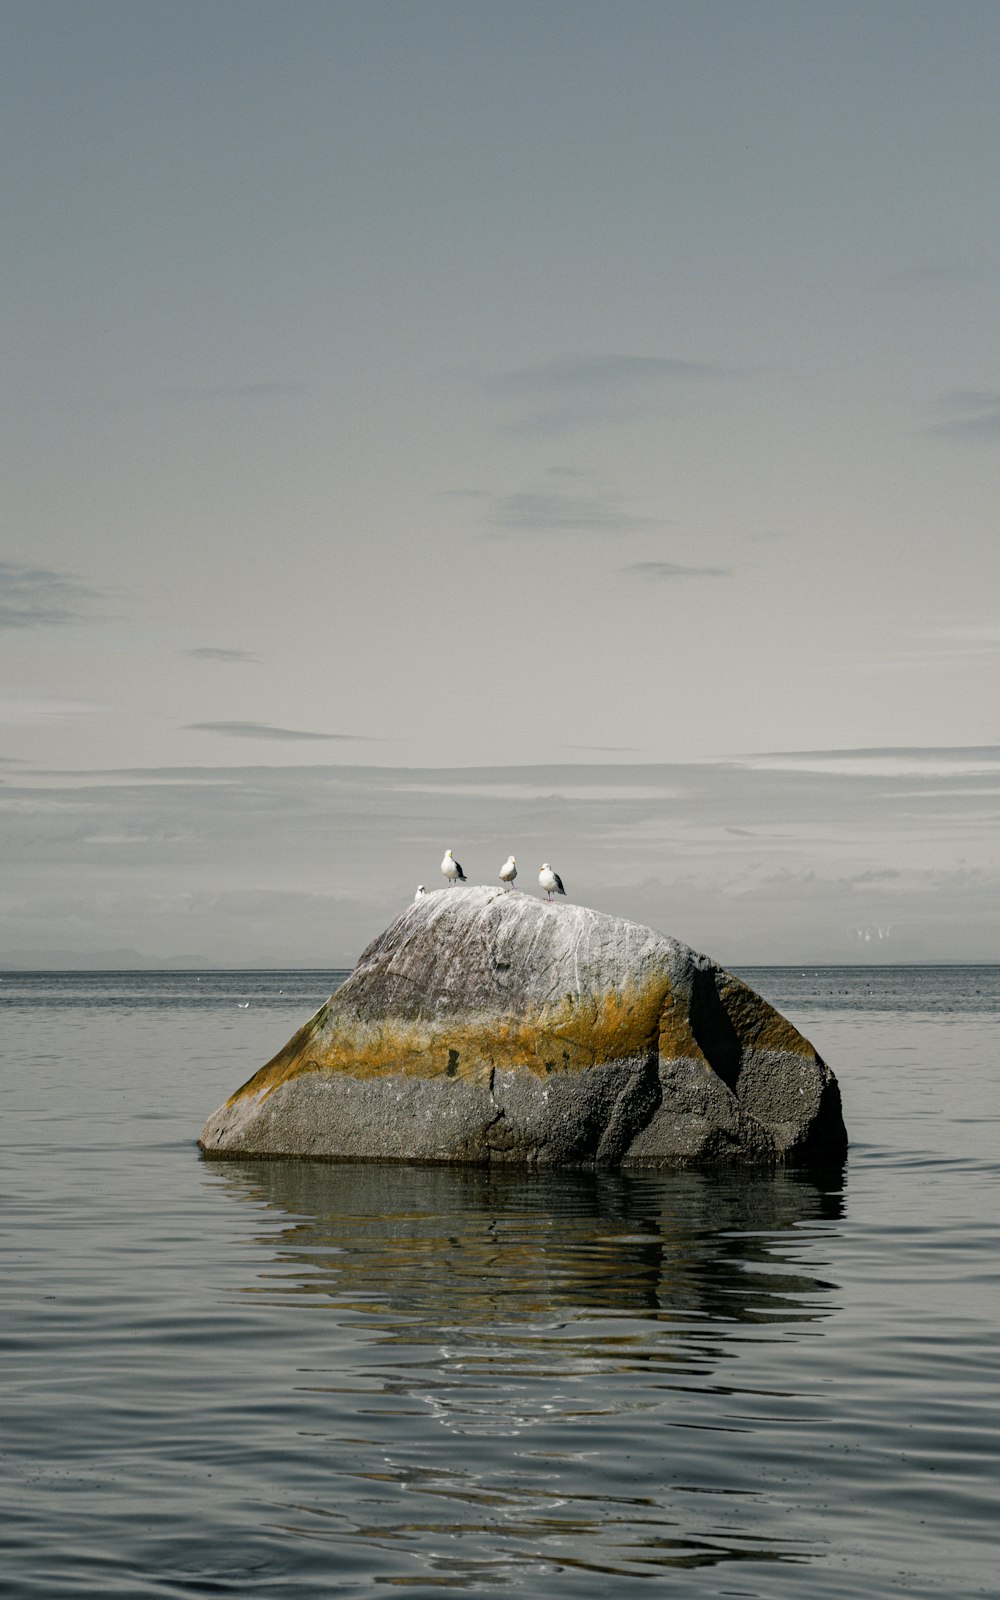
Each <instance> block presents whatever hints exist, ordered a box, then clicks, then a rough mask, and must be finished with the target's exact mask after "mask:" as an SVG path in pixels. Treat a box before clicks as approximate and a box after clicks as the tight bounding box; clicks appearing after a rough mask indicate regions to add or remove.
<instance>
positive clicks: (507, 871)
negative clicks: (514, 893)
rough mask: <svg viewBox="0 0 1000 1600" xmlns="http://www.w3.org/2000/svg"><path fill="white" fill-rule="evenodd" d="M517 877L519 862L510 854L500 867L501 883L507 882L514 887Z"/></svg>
mask: <svg viewBox="0 0 1000 1600" xmlns="http://www.w3.org/2000/svg"><path fill="white" fill-rule="evenodd" d="M516 877H517V862H516V860H515V859H514V857H513V856H508V857H507V859H506V861H505V862H504V864H503V866H502V867H501V868H500V882H501V883H506V884H508V885H509V886H510V887H511V888H513V886H514V879H515V878H516Z"/></svg>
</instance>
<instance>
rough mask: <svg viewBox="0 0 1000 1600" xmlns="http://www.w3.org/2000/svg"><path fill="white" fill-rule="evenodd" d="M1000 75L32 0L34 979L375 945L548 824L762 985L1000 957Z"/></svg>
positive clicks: (751, 22) (18, 615) (28, 449)
mask: <svg viewBox="0 0 1000 1600" xmlns="http://www.w3.org/2000/svg"><path fill="white" fill-rule="evenodd" d="M998 55H1000V8H998V7H997V6H996V5H995V4H994V3H993V0H989V3H983V4H979V3H962V0H958V3H949V4H947V5H946V4H944V3H939V4H923V3H920V0H882V3H880V4H876V5H872V4H870V3H859V4H854V3H837V0H830V3H828V4H824V5H822V6H804V5H801V4H800V3H798V0H794V3H792V0H789V3H787V4H786V3H773V0H758V3H755V4H753V5H748V4H745V3H743V0H724V3H723V0H719V3H713V0H699V3H697V4H695V3H685V4H674V3H671V0H655V3H648V4H647V3H644V0H633V3H629V4H626V5H624V6H620V7H611V6H609V5H606V4H603V3H602V4H591V3H589V0H565V3H552V0H531V3H530V4H529V3H525V4H521V3H508V0H497V3H496V4H494V5H490V6H485V5H474V4H469V3H467V0H461V3H457V0H456V3H438V0H398V3H393V0H389V3H379V0H364V3H362V0H356V3H351V4H338V3H336V0H297V3H296V5H294V6H290V7H289V6H280V5H278V4H276V3H267V4H263V3H259V0H213V3H212V4H211V5H208V6H206V5H204V4H203V3H202V0H193V3H188V0H157V3H155V4H154V3H148V0H87V3H83V4H81V3H79V0H70V3H61V0H48V3H46V4H45V5H43V6H40V5H38V4H37V0H27V3H19V0H8V3H7V4H6V5H5V7H4V8H3V11H2V13H0V89H2V97H0V104H2V106H3V112H2V115H3V119H4V128H3V150H4V157H3V170H4V174H5V179H6V184H5V188H6V194H5V203H4V211H5V236H6V240H7V248H6V256H5V265H4V277H5V289H4V298H3V305H4V317H5V323H6V327H5V359H4V364H3V369H2V372H0V404H2V407H3V415H4V421H5V426H4V428H3V439H4V444H3V449H4V457H5V460H4V468H5V471H4V478H5V487H6V492H5V496H4V501H5V508H4V531H3V538H2V541H0V663H2V666H0V830H2V835H3V843H4V854H5V856H6V857H7V865H6V867H5V873H4V883H3V885H2V886H0V958H2V953H3V952H4V951H14V952H16V951H18V950H39V951H42V952H44V951H46V950H53V951H57V950H58V951H74V950H76V951H79V952H81V953H86V952H92V951H97V950H100V949H105V948H107V949H117V948H121V947H133V948H135V949H137V950H139V951H140V952H142V953H144V954H146V955H150V956H170V955H173V954H178V953H185V952H189V953H191V954H192V955H199V956H200V957H202V958H203V959H217V960H219V961H220V962H222V963H228V962H230V961H243V960H249V959H256V960H258V961H260V962H267V961H269V960H272V959H275V960H285V959H294V960H299V959H311V960H319V961H324V960H327V959H329V960H336V961H344V960H350V959H351V958H352V957H353V955H354V954H355V953H356V950H357V947H358V943H359V941H363V939H364V938H366V937H368V936H370V935H371V934H372V933H374V932H376V931H377V930H378V927H380V926H381V925H382V923H383V922H384V921H385V919H386V916H387V915H388V914H389V913H390V912H391V910H392V909H393V908H394V907H395V906H396V905H398V904H399V903H400V901H401V899H405V898H408V896H409V894H411V893H412V889H413V886H414V885H415V883H416V882H417V881H421V880H423V881H427V880H428V879H430V880H433V878H434V876H435V873H436V867H437V861H438V860H439V858H440V855H441V852H442V850H443V848H444V846H445V845H446V844H451V845H453V846H454V847H455V848H456V850H457V852H458V853H459V855H460V857H462V858H463V859H465V858H466V857H468V858H474V859H470V861H467V865H470V864H471V866H472V867H473V869H474V870H475V873H476V876H477V877H480V878H484V879H488V878H489V877H491V876H492V875H493V873H494V871H495V867H497V866H499V864H500V862H501V861H502V860H503V859H504V856H505V855H506V853H507V851H508V850H509V849H511V848H513V849H514V850H515V851H516V853H517V854H518V856H519V858H520V857H521V856H522V849H521V848H519V843H520V841H521V840H523V841H524V844H525V847H526V849H527V854H526V856H525V861H526V865H527V866H529V867H530V866H535V865H537V863H535V862H534V856H535V855H538V858H539V859H543V858H545V859H551V860H553V861H554V862H556V864H557V865H558V866H559V869H560V870H561V871H563V875H564V877H566V878H567V882H568V883H569V881H570V879H572V881H573V887H574V890H575V893H576V897H577V898H581V899H586V900H587V901H588V902H589V903H592V904H595V905H602V906H605V907H606V908H607V909H613V910H619V911H621V912H623V913H624V914H627V915H633V916H639V917H641V918H642V919H643V920H647V921H651V922H654V923H655V924H656V925H657V926H660V927H663V928H664V929H665V931H667V932H670V933H675V934H677V935H678V936H680V937H682V938H687V939H689V940H690V941H691V942H692V943H696V944H698V943H700V944H701V945H702V946H704V947H707V948H710V949H711V951H712V953H713V954H718V955H720V956H722V957H724V958H726V959H731V960H733V961H737V960H746V961H750V960H757V959H759V960H767V959H789V960H795V959H798V958H799V956H800V955H801V956H802V958H803V959H808V958H812V959H818V958H820V957H821V956H822V955H824V954H826V955H832V954H834V953H835V952H838V951H839V952H840V955H839V959H848V960H849V959H852V958H853V955H854V953H855V950H854V948H853V947H852V946H851V940H852V939H853V940H854V942H855V945H857V946H859V947H860V946H864V947H865V953H868V950H869V947H870V945H871V940H870V939H869V940H866V939H865V937H864V933H863V931H862V933H860V934H859V933H858V932H857V929H858V928H861V929H862V930H863V929H864V928H866V927H868V926H869V925H870V926H872V927H883V928H885V927H890V926H891V928H892V930H893V931H892V934H891V935H890V936H889V942H888V950H887V953H889V954H899V955H900V957H909V958H913V957H920V958H932V957H935V956H942V957H949V956H955V957H969V956H979V957H981V958H993V959H996V958H998V957H1000V926H998V917H997V914H996V913H994V912H993V911H992V910H991V906H992V905H995V904H996V903H997V901H996V889H997V886H998V885H997V877H998V875H1000V851H998V833H1000V830H998V829H997V826H996V821H995V819H996V816H997V806H996V800H997V788H998V784H997V777H998V754H997V752H998V746H1000V712H998V711H997V706H998V703H1000V671H998V666H1000V584H998V582H997V577H996V572H997V565H998V563H997V555H996V546H997V538H996V534H997V522H998V511H997V506H998V495H997V465H998V451H1000V356H998V350H997V333H996V329H997V300H998V290H1000V221H998V209H997V205H996V195H997V193H998V192H1000V103H998V98H997V95H996V90H995V83H996V69H997V62H998ZM768 751H784V752H792V753H793V756H782V757H780V758H778V759H776V760H763V759H762V760H757V759H754V758H755V757H757V756H758V755H760V754H761V753H764V752H768ZM838 751H839V752H844V751H847V752H865V751H868V752H870V753H869V754H867V755H863V754H861V755H859V754H854V755H850V756H844V755H843V754H841V755H840V756H837V755H836V754H832V755H831V754H830V753H831V752H834V753H835V752H838ZM970 751H971V752H972V754H971V756H970V754H969V752H970ZM801 752H813V753H814V754H813V755H812V756H809V757H805V756H796V755H795V754H794V753H801ZM570 767H572V768H573V770H568V769H569V768H570ZM532 768H537V769H539V770H537V771H536V772H535V773H534V776H533V775H532V773H531V771H530V770H529V769H532ZM564 768H565V769H566V770H562V769H564ZM461 769H468V770H467V771H466V772H465V775H464V777H463V776H462V771H461ZM480 769H488V770H485V771H484V770H480ZM506 769H511V772H510V786H511V788H510V790H509V792H508V789H507V788H505V780H504V779H503V778H502V774H503V772H504V771H505V770H506ZM607 769H613V771H612V770H607ZM602 772H603V773H604V776H603V777H602ZM88 774H93V776H92V777H90V778H88V776H87V775H88ZM605 780H606V781H605ZM991 786H992V787H991ZM484 789H485V791H488V793H487V794H486V796H485V797H484ZM309 819H311V820H309ZM727 830H728V831H727ZM494 857H495V861H494ZM880 874H881V875H882V876H881V877H880ZM892 874H897V876H892ZM525 876H527V874H525ZM234 897H235V898H234ZM240 897H243V898H242V899H241V898H240ZM303 897H304V898H303ZM241 907H242V908H243V909H241ZM250 908H256V909H254V910H251V909H250ZM852 928H854V929H855V931H854V932H853V933H852V932H851V929H852ZM116 930H117V931H116ZM845 940H846V944H845ZM882 943H883V945H884V944H886V943H887V941H886V939H885V938H883V940H882Z"/></svg>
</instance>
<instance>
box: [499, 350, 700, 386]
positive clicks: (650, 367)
mask: <svg viewBox="0 0 1000 1600" xmlns="http://www.w3.org/2000/svg"><path fill="white" fill-rule="evenodd" d="M729 376H731V373H730V370H729V369H728V368H726V367H720V366H717V365H716V364H715V363H714V362H710V361H681V360H678V359H676V358H675V357H673V356H629V355H618V354H611V355H597V354H594V353H593V352H589V353H588V352H584V353H577V354H575V355H564V356H555V357H553V358H552V360H550V361H541V362H539V363H537V364H536V365H533V366H525V367H513V368H511V369H510V371H508V372H498V373H496V374H495V375H494V376H493V378H492V379H490V380H489V383H490V387H491V388H494V389H497V390H501V391H505V392H507V393H513V394H550V393H551V392H552V391H553V390H555V389H605V390H610V389H618V390H621V389H637V388H648V386H649V385H650V384H651V383H653V384H657V383H663V382H664V381H670V382H675V381H677V380H678V379H680V380H689V379H692V378H693V379H702V378H725V377H729Z"/></svg>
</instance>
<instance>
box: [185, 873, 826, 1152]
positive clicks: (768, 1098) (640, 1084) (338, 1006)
mask: <svg viewBox="0 0 1000 1600" xmlns="http://www.w3.org/2000/svg"><path fill="white" fill-rule="evenodd" d="M199 1143H200V1145H201V1147H202V1149H203V1150H205V1151H210V1152H212V1153H213V1154H215V1155H226V1154H229V1155H234V1156H237V1155H238V1156H244V1155H265V1156H307V1157H319V1158H327V1159H338V1160H399V1161H460V1162H482V1163H485V1162H495V1161H506V1162H528V1163H538V1164H544V1165H576V1166H578V1165H600V1164H614V1165H625V1166H653V1167H657V1166H672V1165H694V1164H699V1165H704V1164H713V1163H718V1162H735V1163H753V1164H767V1163H775V1162H781V1163H785V1164H789V1165H797V1166H807V1165H808V1166H822V1165H827V1164H831V1163H835V1162H838V1161H840V1160H841V1159H842V1158H843V1155H844V1152H845V1150H846V1147H847V1135H846V1132H845V1130H844V1123H843V1118H842V1115H841V1108H840V1092H839V1089H838V1087H837V1082H836V1079H835V1078H834V1076H833V1074H832V1072H831V1071H830V1070H829V1068H828V1067H827V1066H825V1065H824V1063H823V1062H822V1061H821V1060H820V1058H819V1057H818V1056H817V1054H816V1052H815V1050H814V1049H813V1048H812V1046H811V1045H810V1044H809V1043H808V1041H807V1040H806V1039H804V1038H803V1037H802V1035H801V1034H800V1033H798V1032H797V1031H796V1029H795V1028H793V1027H792V1025H791V1023H789V1022H787V1021H786V1020H785V1018H784V1017H782V1016H780V1015H779V1013H778V1012H776V1011H775V1010H774V1009H773V1008H772V1007H771V1006H769V1005H768V1004H767V1002H766V1001H764V1000H762V999H761V998H760V996H759V995H756V994H754V992H753V991H752V990H751V989H749V988H747V986H746V985H745V984H744V983H741V982H740V981H739V979H737V978H734V977H733V976H732V975H731V974H730V973H727V972H725V971H723V969H722V968H721V967H719V966H718V965H716V963H715V962H713V961H711V960H709V958H708V957H707V956H702V955H697V954H696V953H695V952H694V951H693V950H689V949H688V948H687V946H686V945H683V944H680V943H678V941H677V940H675V939H668V938H665V937H664V936H663V935H662V934H659V933H655V932H654V931H653V930H652V929H651V928H643V927H640V926H638V925H637V924H636V923H633V922H625V921H623V920H621V919H620V918H617V917H609V916H605V915H603V914H602V913H600V912H596V911H590V910H587V909H586V908H585V907H583V906H574V905H566V904H553V905H549V904H547V903H546V902H545V901H542V900H538V899H536V898H535V897H534V896H531V895H526V894H521V893H518V892H516V891H513V892H508V891H505V890H502V889H487V888H479V889H442V890H439V891H438V892H437V893H436V894H430V895H427V896H425V897H424V898H422V899H420V900H418V901H416V902H415V903H414V904H412V905H410V906H408V907H407V909H406V910H405V911H404V912H403V913H402V914H401V915H400V916H399V917H397V918H396V920H395V921H394V922H393V923H391V924H390V926H389V927H388V928H387V929H386V930H385V932H384V933H382V934H380V935H379V937H378V938H377V939H376V940H375V941H374V943H373V944H371V945H369V947H368V949H367V950H366V951H365V952H364V954H363V955H362V957H361V959H360V961H359V962H358V965H357V967H356V968H355V970H354V972H353V973H352V974H351V976H350V978H349V979H348V980H347V982H346V983H345V984H344V985H343V987H342V988H341V989H338V990H337V992H336V994H334V995H333V996H332V998H331V999H330V1000H328V1001H327V1002H326V1004H325V1005H324V1006H322V1007H321V1008H320V1010H319V1011H318V1012H317V1013H316V1015H315V1016H314V1017H312V1018H311V1019H310V1021H309V1022H307V1023H306V1025H305V1026H304V1027H303V1028H301V1029H300V1030H299V1032H298V1033H297V1034H295V1036H294V1037H293V1038H292V1039H291V1040H289V1042H288V1044H287V1045H286V1046H285V1048H284V1049H283V1050H281V1051H280V1052H279V1053H278V1055H276V1056H275V1057H274V1059H273V1060H272V1061H269V1062H268V1063H267V1065H266V1066H264V1067H262V1068H261V1069H260V1071H259V1072H258V1073H256V1074H255V1076H254V1077H252V1078H251V1079H250V1080H249V1082H248V1083H245V1084H244V1085H243V1087H242V1088H241V1089H238V1090H237V1091H236V1093H235V1094H234V1095H233V1096H232V1097H231V1099H229V1100H228V1101H227V1102H226V1104H225V1105H224V1106H221V1107H220V1108H219V1110H218V1111H216V1112H215V1113H214V1114H213V1115H212V1116H211V1117H210V1118H209V1119H208V1122H207V1123H206V1124H205V1127H204V1128H203V1130H202V1134H201V1138H200V1140H199Z"/></svg>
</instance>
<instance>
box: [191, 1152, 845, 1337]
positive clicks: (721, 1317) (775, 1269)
mask: <svg viewBox="0 0 1000 1600" xmlns="http://www.w3.org/2000/svg"><path fill="white" fill-rule="evenodd" d="M205 1166H206V1168H207V1170H208V1171H210V1172H212V1173H213V1174H215V1175H216V1176H217V1177H218V1178H219V1180H220V1181H222V1182H224V1183H225V1185H226V1186H227V1187H228V1188H230V1189H231V1190H232V1192H233V1194H234V1196H236V1197H239V1198H242V1199H245V1200H247V1201H249V1202H251V1203H253V1204H255V1205H263V1206H266V1207H267V1208H268V1209H269V1210H270V1211H278V1212H281V1213H285V1214H287V1219H288V1220H287V1225H286V1226H285V1227H284V1228H283V1231H282V1232H281V1233H280V1234H279V1235H278V1236H277V1238H275V1236H274V1235H273V1234H272V1233H271V1232H270V1231H269V1232H268V1233H267V1234H266V1235H262V1240H261V1242H262V1243H265V1244H267V1246H268V1247H269V1248H273V1249H274V1251H275V1253H276V1255H277V1256H278V1258H279V1260H280V1262H281V1265H282V1267H283V1269H284V1270H283V1275H282V1279H281V1288H280V1293H281V1294H282V1295H285V1294H299V1295H313V1296H324V1297H334V1298H335V1299H336V1300H337V1302H338V1303H339V1304H340V1305H341V1306H344V1307H346V1308H351V1307H354V1308H355V1309H358V1310H364V1311H366V1312H368V1313H369V1314H374V1316H375V1320H376V1321H377V1322H379V1323H380V1324H390V1325H392V1326H393V1327H394V1328H395V1327H398V1329H399V1332H400V1333H401V1334H402V1333H403V1332H404V1331H405V1337H406V1338H407V1340H409V1341H410V1342H413V1341H414V1340H417V1341H420V1340H422V1339H426V1338H430V1339H437V1338H440V1337H441V1336H442V1330H449V1331H451V1332H453V1331H454V1330H458V1329H461V1330H466V1331H467V1333H468V1334H469V1335H470V1336H474V1335H475V1333H476V1330H482V1329H483V1328H484V1326H486V1325H487V1324H497V1323H502V1324H506V1325H508V1326H509V1325H510V1324H516V1323H518V1322H522V1321H525V1320H526V1319H530V1320H531V1321H537V1320H538V1319H553V1318H554V1319H557V1320H561V1321H567V1320H576V1319H578V1318H579V1317H580V1316H581V1314H582V1313H586V1314H587V1316H588V1318H589V1319H591V1320H592V1319H594V1318H598V1319H599V1318H606V1317H607V1316H609V1315H610V1316H614V1315H619V1316H621V1315H622V1314H625V1315H626V1316H627V1315H628V1314H632V1315H633V1316H638V1317H639V1318H640V1319H641V1318H649V1317H653V1318H655V1319H656V1320H657V1322H659V1323H660V1324H666V1328H665V1327H663V1326H661V1327H660V1328H659V1329H658V1331H657V1333H656V1341H657V1350H658V1355H659V1359H666V1360H669V1359H671V1357H670V1349H669V1341H664V1340H663V1334H664V1332H666V1331H667V1329H668V1328H669V1325H670V1323H671V1322H675V1323H683V1324H684V1325H685V1341H684V1342H686V1343H688V1344H690V1340H691V1338H692V1336H697V1332H698V1330H699V1329H701V1330H702V1334H701V1336H700V1337H698V1343H699V1346H700V1350H701V1354H702V1355H703V1356H704V1355H706V1354H708V1351H707V1350H706V1349H705V1344H704V1340H705V1338H707V1340H708V1342H709V1343H710V1344H713V1345H717V1344H718V1343H719V1342H720V1341H724V1340H725V1337H726V1326H727V1325H731V1324H733V1323H748V1322H757V1321H760V1322H766V1323H768V1324H775V1323H784V1324H787V1323H790V1322H797V1321H803V1320H805V1321H810V1320H813V1319H815V1318H816V1317H817V1316H823V1315H825V1314H826V1310H827V1309H828V1307H827V1305H826V1304H825V1303H824V1298H823V1293H822V1292H823V1291H824V1290H827V1289H829V1287H830V1285H829V1284H826V1283H824V1282H823V1281H822V1280H821V1278H820V1277H818V1276H816V1275H815V1273H814V1272H812V1271H810V1270H809V1264H808V1260H806V1261H805V1262H803V1259H802V1258H803V1256H804V1255H805V1256H807V1255H808V1251H809V1249H810V1246H811V1245H812V1247H813V1248H814V1249H815V1246H816V1241H815V1237H814V1236H811V1235H810V1232H809V1230H808V1226H807V1225H808V1224H810V1223H820V1222H824V1221H828V1220H832V1219H835V1218H837V1217H839V1216H840V1215H841V1213H842V1201H841V1181H840V1175H839V1174H834V1175H830V1176H829V1179H828V1181H827V1183H826V1184H825V1185H824V1184H823V1183H821V1182H817V1181H816V1180H815V1179H810V1178H807V1177H805V1176H804V1175H800V1174H796V1173H794V1172H790V1171H778V1172H776V1173H770V1174H767V1175H757V1176H753V1175H750V1174H746V1173H743V1174H727V1175H705V1174H699V1173H696V1172H678V1173H655V1174H654V1173H648V1174H647V1173H636V1172H630V1173H625V1172H589V1173H579V1172H577V1173H555V1172H548V1173H545V1172H535V1173H526V1172H523V1171H519V1170H517V1169H509V1168H495V1167H494V1168H491V1169H486V1168H468V1167H437V1166H434V1167H412V1166H411V1167H407V1166H395V1165H386V1166H378V1165H371V1166H366V1165H360V1166H341V1165H331V1166H327V1165H321V1164H317V1163H315V1162H295V1161H283V1162H271V1161H261V1162H249V1161H248V1162H235V1161H232V1160H227V1161H218V1162H212V1161H207V1162H206V1163H205ZM793 1229H794V1230H796V1231H795V1232H794V1233H792V1232H791V1231H790V1230H793ZM817 1264H819V1263H817ZM289 1268H292V1269H293V1271H292V1273H291V1274H290V1273H289V1271H288V1269H289ZM250 1287H253V1288H254V1290H255V1291H256V1292H263V1293H274V1292H277V1291H276V1288H275V1285H274V1283H273V1281H272V1280H266V1281H265V1280H260V1281H258V1283H257V1284H255V1285H253V1286H251V1285H248V1288H250ZM398 1318H403V1319H405V1324H403V1325H402V1326H400V1325H399V1324H398V1323H397V1321H396V1319H398ZM692 1323H694V1328H692ZM632 1331H633V1332H634V1331H637V1330H632ZM620 1332H621V1333H622V1335H624V1336H627V1335H628V1334H629V1330H628V1329H627V1327H626V1328H622V1329H621V1330H620ZM652 1332H653V1330H652V1329H649V1328H647V1329H646V1335H647V1336H648V1335H650V1334H651V1333H652ZM624 1353H625V1352H623V1354H624ZM714 1353H715V1354H718V1353H719V1352H718V1351H715V1352H714ZM632 1354H633V1355H634V1354H635V1352H634V1351H633V1352H632Z"/></svg>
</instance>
